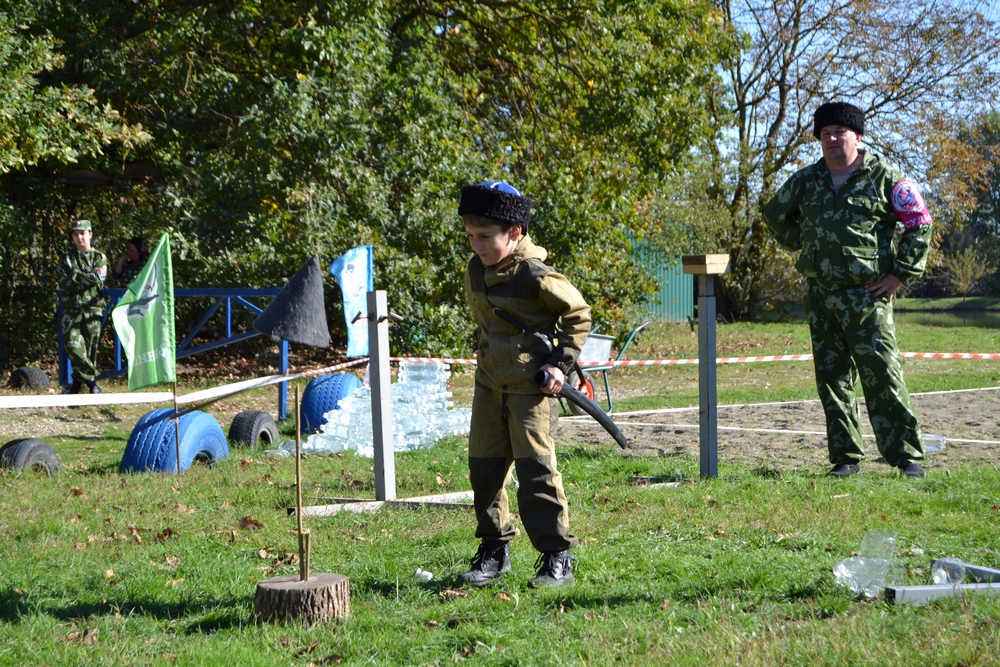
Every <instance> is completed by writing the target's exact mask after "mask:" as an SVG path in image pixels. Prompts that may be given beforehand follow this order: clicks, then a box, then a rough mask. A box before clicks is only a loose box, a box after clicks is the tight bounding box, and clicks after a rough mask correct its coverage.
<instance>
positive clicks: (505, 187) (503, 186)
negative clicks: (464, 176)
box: [476, 181, 524, 197]
mask: <svg viewBox="0 0 1000 667" xmlns="http://www.w3.org/2000/svg"><path fill="white" fill-rule="evenodd" d="M476 185H478V186H479V187H481V188H490V189H492V190H499V191H500V192H506V193H507V194H509V195H516V196H518V197H523V196H524V195H523V194H522V193H521V191H520V190H518V189H517V188H515V187H514V186H513V185H511V184H510V183H508V182H506V181H483V182H482V183H476Z"/></svg>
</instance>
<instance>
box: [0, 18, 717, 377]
mask: <svg viewBox="0 0 1000 667" xmlns="http://www.w3.org/2000/svg"><path fill="white" fill-rule="evenodd" d="M29 5H30V7H31V8H32V11H33V13H32V14H31V15H30V16H28V17H27V18H26V19H25V22H26V25H28V28H27V29H28V30H29V31H33V34H47V35H51V39H50V40H49V41H48V42H45V43H46V44H49V45H50V47H51V48H50V50H51V51H52V54H53V55H52V60H51V62H52V66H51V67H50V69H49V70H47V71H46V77H45V78H46V81H47V82H49V83H50V84H51V85H56V84H59V85H70V84H72V85H76V86H82V87H85V88H86V89H88V90H91V91H93V98H94V99H96V100H100V101H101V104H102V105H103V106H102V107H101V108H102V109H103V108H107V109H108V110H114V112H115V113H116V114H118V116H119V117H120V124H121V127H123V128H126V127H127V128H138V127H140V126H141V127H142V128H143V129H144V131H146V132H148V134H149V137H150V140H149V141H147V142H145V143H140V142H138V141H130V140H129V137H128V136H125V135H124V132H122V133H120V134H121V135H122V136H118V137H112V139H114V140H113V141H110V143H108V144H107V145H105V146H104V148H103V150H101V151H99V152H98V151H93V150H91V151H90V152H89V153H88V152H87V151H85V150H84V148H85V147H86V143H85V142H77V143H83V144H84V145H82V146H80V147H78V148H77V151H78V152H79V153H80V158H79V159H78V163H77V164H76V165H74V167H75V168H77V169H78V170H79V171H77V172H69V171H68V170H67V164H66V162H67V161H66V160H65V159H62V158H60V157H58V156H56V155H53V154H45V155H42V156H39V158H38V159H39V160H41V163H40V165H39V167H38V168H29V167H27V166H25V167H24V168H23V169H21V170H20V171H19V172H18V173H14V174H10V175H8V176H7V177H5V178H3V179H2V180H0V195H2V196H3V197H5V198H6V200H7V202H8V203H9V205H10V207H11V214H10V215H9V216H6V217H3V218H0V220H10V222H8V223H4V225H5V228H4V230H3V233H4V234H5V235H7V236H8V237H9V238H18V237H19V235H20V233H21V232H22V229H21V228H19V227H18V226H17V225H18V223H16V222H14V221H15V220H22V221H25V222H24V223H22V224H26V225H29V226H30V227H31V228H32V229H33V230H34V231H33V232H32V233H31V234H30V236H31V239H30V240H31V242H32V243H33V244H35V245H36V246H37V251H36V252H37V255H38V262H39V264H40V265H42V266H44V265H46V264H47V263H49V262H51V261H54V259H55V257H56V256H57V255H58V253H59V252H60V251H61V250H62V249H63V246H64V243H65V242H64V237H63V236H62V233H61V230H62V229H64V228H65V224H66V222H67V221H68V219H69V218H70V217H72V216H74V215H82V214H84V213H85V214H86V215H88V216H89V217H91V218H92V219H94V220H95V230H96V231H95V234H96V236H97V245H98V247H99V248H101V249H102V250H105V252H107V253H108V254H109V255H111V254H115V255H117V253H118V252H120V247H121V244H122V239H124V238H128V237H129V236H133V235H135V234H139V233H141V234H143V235H145V236H146V237H147V238H154V237H155V236H156V235H158V234H160V233H161V232H163V231H168V232H170V233H171V237H172V240H173V247H174V249H175V260H174V271H175V274H176V283H177V284H178V285H179V286H186V287H194V286H241V285H245V286H254V287H260V286H274V285H278V284H281V282H282V281H283V280H285V279H287V278H288V277H289V276H291V275H292V274H293V273H294V272H295V271H296V270H297V269H298V268H299V266H301V265H302V263H303V262H304V261H305V260H306V259H307V258H308V257H309V256H310V255H312V254H313V253H316V254H318V255H319V256H320V257H321V259H322V261H323V264H324V265H328V264H329V263H330V262H331V261H332V260H333V259H334V258H335V257H337V256H338V255H340V254H341V253H342V252H343V251H344V250H346V249H347V248H350V247H352V246H355V245H359V244H367V243H370V244H372V245H373V246H374V248H375V270H376V288H377V289H387V290H389V292H390V294H389V299H390V305H391V308H392V309H393V310H394V311H396V312H399V313H400V314H402V315H403V316H405V317H406V318H407V321H406V323H404V324H403V325H402V326H399V327H397V328H395V329H394V333H393V346H394V348H395V350H396V351H398V352H406V353H436V354H455V353H459V352H463V351H464V352H467V351H468V350H469V347H470V344H471V341H472V335H471V333H472V332H471V326H470V323H469V317H468V314H467V312H466V309H465V306H464V302H463V294H462V285H461V276H462V271H463V267H464V263H465V261H466V258H467V257H468V255H469V251H468V249H467V246H466V242H465V240H464V234H463V233H462V230H461V228H460V225H459V224H458V220H457V216H456V215H455V209H456V204H457V201H458V197H459V194H460V189H461V186H462V185H464V184H468V183H473V182H478V181H481V180H485V179H495V178H504V179H507V180H509V181H510V182H512V183H514V184H516V185H517V186H518V187H519V188H521V189H522V190H524V191H525V192H527V193H528V194H529V195H530V196H531V197H532V198H533V200H534V202H535V207H534V209H535V210H534V213H533V227H532V235H533V237H535V239H536V240H537V241H538V242H539V243H540V244H541V245H543V246H546V247H547V248H548V249H549V251H550V258H551V261H552V263H553V264H554V265H555V266H556V267H557V268H559V269H560V270H562V271H563V272H565V273H567V274H568V275H569V276H570V278H571V279H572V280H573V281H574V282H575V283H577V284H578V286H579V287H580V288H581V290H582V291H583V292H584V294H585V296H586V297H587V298H588V300H590V301H591V302H592V303H593V306H594V312H595V315H596V317H597V319H598V321H599V322H600V323H601V324H602V325H603V326H604V329H605V330H606V331H612V330H615V331H622V330H625V329H626V328H627V326H628V322H626V321H625V317H626V315H625V313H626V312H627V310H628V307H629V306H630V305H633V304H636V303H640V302H642V301H643V300H644V299H646V298H648V297H649V295H650V294H651V293H652V289H651V288H652V284H651V280H650V277H649V276H647V275H645V274H644V273H643V270H642V269H641V267H639V266H637V265H636V264H635V263H634V262H633V260H632V259H631V258H630V257H629V254H628V250H629V248H630V243H631V240H630V239H632V238H635V237H637V236H638V237H642V236H645V235H653V236H655V235H656V234H655V230H656V228H657V226H660V227H662V226H664V225H665V223H667V221H664V220H662V219H658V218H656V217H655V216H653V215H652V214H651V213H650V207H649V205H648V202H650V201H651V200H652V199H653V197H654V195H655V194H656V193H658V192H659V191H660V190H661V185H662V184H663V183H664V182H665V180H666V179H667V175H668V174H670V173H676V172H678V171H682V170H683V169H682V166H681V165H682V163H683V162H684V161H685V160H686V159H687V156H688V153H689V151H690V149H691V147H692V146H695V145H697V144H699V143H700V142H702V141H704V140H705V139H706V138H707V137H709V136H710V135H711V132H712V127H711V125H710V124H709V122H708V118H709V114H708V100H707V99H706V97H705V90H706V89H707V87H708V84H709V83H710V82H712V81H714V80H715V78H716V74H715V67H716V65H717V63H718V62H719V59H720V57H721V55H722V54H723V53H725V52H727V49H728V48H729V41H728V40H729V37H728V35H727V33H726V31H725V30H724V29H723V27H722V26H721V21H718V20H717V18H716V11H715V10H714V8H713V6H712V4H711V3H710V2H707V1H702V0H699V1H697V2H687V1H682V0H631V1H627V2H626V1H618V2H610V1H605V0H586V1H585V2H578V3H563V2H558V1H553V0H545V1H540V2H514V3H500V4H497V3H493V2H472V3H467V4H465V5H462V6H461V7H460V8H456V7H454V6H452V5H451V4H450V3H444V2H420V3H415V2H410V1H406V0H396V1H389V0H383V1H380V2H345V3H327V2H311V1H309V0H297V1H294V2H278V1H277V0H265V1H264V2H249V1H242V0H226V1H225V2H209V1H207V0H192V1H191V2H182V3H162V2H156V1H154V0H145V1H142V2H132V1H131V0H114V1H106V2H82V3H66V2H61V1H59V0H51V1H49V0H34V1H33V2H31V3H29ZM39 26H44V28H45V30H44V31H42V30H41V29H40V28H39ZM36 69H37V67H36ZM109 113H110V111H109ZM93 131H94V132H95V133H96V132H97V130H96V129H95V130H93ZM105 134H106V133H105ZM101 136H105V135H104V134H102V135H101ZM53 172H55V173H56V174H58V175H59V177H58V178H57V179H56V180H55V182H53V180H52V179H51V177H50V176H49V174H51V173H53ZM84 177H87V178H89V179H90V180H91V181H92V182H95V183H98V184H99V185H98V186H96V187H95V186H93V185H90V186H82V185H80V183H82V182H83V180H82V179H83V178H84ZM664 238H666V237H664ZM15 247H24V246H23V244H16V245H15ZM4 266H5V268H4V273H5V274H6V275H5V276H3V277H2V279H3V280H4V281H6V282H7V283H9V284H10V285H11V288H10V289H11V293H13V291H14V290H24V289H25V284H27V286H28V287H30V289H31V290H33V294H34V295H35V297H36V301H37V308H38V309H39V311H40V312H41V313H51V312H52V310H53V308H54V299H53V296H52V295H51V292H50V291H49V290H50V289H51V287H50V285H49V284H48V281H47V279H46V278H45V275H44V274H42V275H41V276H38V277H35V276H26V277H22V276H21V275H12V273H11V272H9V271H8V269H7V268H6V267H7V265H6V264H5V265H4ZM328 280H330V279H328ZM330 284H331V287H330V289H328V294H327V297H328V301H330V302H332V303H331V304H330V306H329V308H328V310H329V311H330V312H329V313H328V315H329V316H330V318H331V324H332V325H333V327H334V329H335V333H336V330H337V329H339V328H340V327H339V322H340V321H341V320H340V319H339V310H338V308H339V307H338V306H337V305H335V304H336V303H337V302H338V301H339V299H338V298H337V290H336V288H335V287H333V282H332V280H330ZM24 315H25V313H24V312H23V311H17V310H14V311H12V312H9V313H6V314H4V317H5V318H7V319H6V320H5V323H10V322H15V321H22V320H23V319H24ZM44 319H45V318H41V320H42V321H44ZM0 328H3V327H0ZM53 335H54V331H48V332H42V333H39V334H38V336H37V337H35V338H33V340H32V341H31V343H30V344H25V345H20V344H19V345H20V347H19V348H18V352H17V354H16V355H12V353H13V349H10V350H9V351H5V353H3V354H0V366H3V365H5V364H6V365H12V364H14V363H16V361H18V360H20V361H29V360H32V355H35V357H36V358H37V355H39V354H42V353H43V351H45V350H46V349H54V344H53V342H52V337H53ZM2 338H3V336H0V339H2ZM7 344H8V345H9V344H11V342H9V341H8V342H7Z"/></svg>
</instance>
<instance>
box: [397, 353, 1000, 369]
mask: <svg viewBox="0 0 1000 667" xmlns="http://www.w3.org/2000/svg"><path fill="white" fill-rule="evenodd" d="M901 354H902V356H903V357H905V358H907V359H1000V354H989V353H972V352H902V353H901ZM812 358H813V355H811V354H768V355H764V356H759V357H717V358H716V360H715V363H717V364H746V363H755V362H764V361H811V360H812ZM392 361H416V362H438V363H444V364H469V365H475V363H476V360H475V359H451V358H446V357H392ZM697 364H698V360H697V359H624V360H621V361H612V360H608V361H581V362H580V366H582V367H583V368H611V367H614V366H685V365H697Z"/></svg>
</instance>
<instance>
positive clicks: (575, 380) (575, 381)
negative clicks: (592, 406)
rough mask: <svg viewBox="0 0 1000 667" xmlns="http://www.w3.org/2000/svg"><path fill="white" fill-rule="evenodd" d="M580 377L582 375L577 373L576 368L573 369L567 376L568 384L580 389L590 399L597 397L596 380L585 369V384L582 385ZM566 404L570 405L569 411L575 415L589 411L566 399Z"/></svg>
mask: <svg viewBox="0 0 1000 667" xmlns="http://www.w3.org/2000/svg"><path fill="white" fill-rule="evenodd" d="M580 377H581V375H580V374H579V373H577V372H576V370H572V371H570V372H569V375H567V376H566V384H568V385H569V386H571V387H573V389H576V390H578V391H579V392H580V393H581V394H583V395H584V396H586V397H587V398H589V399H590V400H594V399H595V398H596V391H595V390H594V381H593V380H592V379H591V378H590V376H589V375H588V374H587V371H583V375H582V377H583V383H584V386H583V387H580ZM566 404H567V405H568V406H569V411H570V412H572V413H573V414H574V415H585V414H587V412H586V411H585V410H584V409H583V408H581V407H580V406H579V405H577V404H576V403H574V402H573V401H566Z"/></svg>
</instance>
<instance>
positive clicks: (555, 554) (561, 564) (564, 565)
mask: <svg viewBox="0 0 1000 667" xmlns="http://www.w3.org/2000/svg"><path fill="white" fill-rule="evenodd" d="M574 560H576V556H573V555H571V554H570V552H569V549H567V550H566V551H546V552H544V553H543V554H542V555H540V556H539V557H538V562H536V563H535V566H536V567H538V575H537V576H536V577H535V578H534V579H532V580H531V581H529V582H528V585H529V586H531V587H532V588H544V587H546V586H568V585H570V584H572V583H573V561H574Z"/></svg>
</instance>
